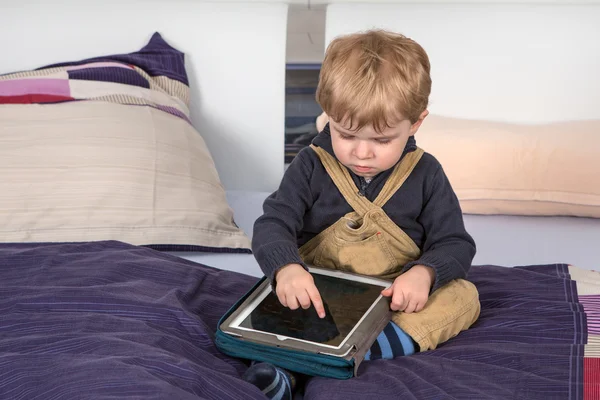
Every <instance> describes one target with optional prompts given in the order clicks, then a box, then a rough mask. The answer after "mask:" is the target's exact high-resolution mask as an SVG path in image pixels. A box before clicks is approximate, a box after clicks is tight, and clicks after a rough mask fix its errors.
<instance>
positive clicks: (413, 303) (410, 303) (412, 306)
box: [404, 300, 417, 314]
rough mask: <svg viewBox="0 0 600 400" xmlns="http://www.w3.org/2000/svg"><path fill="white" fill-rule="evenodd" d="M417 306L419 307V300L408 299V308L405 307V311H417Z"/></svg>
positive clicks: (408, 312)
mask: <svg viewBox="0 0 600 400" xmlns="http://www.w3.org/2000/svg"><path fill="white" fill-rule="evenodd" d="M416 308H417V302H416V301H414V300H409V301H407V304H406V308H405V309H404V312H405V313H407V314H410V313H413V312H415V310H416Z"/></svg>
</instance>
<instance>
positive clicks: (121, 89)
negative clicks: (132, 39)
mask: <svg viewBox="0 0 600 400" xmlns="http://www.w3.org/2000/svg"><path fill="white" fill-rule="evenodd" d="M188 101H189V87H188V82H187V76H186V73H185V68H184V56H183V54H182V53H180V52H179V51H177V50H176V49H174V48H172V47H171V46H169V45H168V44H167V43H166V42H165V41H164V40H163V39H162V37H161V36H160V35H159V34H155V35H154V36H153V37H152V39H151V40H150V42H149V43H148V45H147V46H145V47H144V48H143V49H141V50H140V51H138V52H135V53H131V54H125V55H116V56H107V57H99V58H95V59H88V60H83V61H78V62H69V63H63V64H57V65H52V66H48V67H44V68H42V69H39V70H33V71H24V72H19V73H14V74H9V75H3V76H0V237H1V239H0V240H2V241H3V242H81V241H101V240H118V241H123V242H128V243H131V244H135V245H146V246H150V247H154V248H159V249H161V250H182V251H185V250H202V251H213V252H250V241H249V239H248V237H247V236H246V235H245V234H244V232H242V231H241V230H240V229H239V228H238V227H237V226H236V224H235V222H234V220H233V212H232V210H231V208H230V207H229V205H228V204H227V201H226V197H225V191H224V189H223V186H222V185H221V182H220V180H219V177H218V174H217V171H216V168H215V165H214V162H213V160H212V157H211V155H210V152H209V151H208V149H207V147H206V144H205V142H204V140H203V139H202V136H201V135H200V134H199V133H198V132H197V131H196V130H195V129H194V127H193V126H192V125H191V123H190V120H189V110H188Z"/></svg>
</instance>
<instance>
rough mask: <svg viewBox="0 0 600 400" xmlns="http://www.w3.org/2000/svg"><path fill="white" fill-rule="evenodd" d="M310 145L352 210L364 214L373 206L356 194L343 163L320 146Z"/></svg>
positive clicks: (356, 190) (355, 188)
mask: <svg viewBox="0 0 600 400" xmlns="http://www.w3.org/2000/svg"><path fill="white" fill-rule="evenodd" d="M310 147H311V148H312V149H313V150H314V151H315V152H316V153H317V156H319V159H320V160H321V163H322V164H323V166H324V167H325V170H326V171H327V173H328V174H329V176H330V177H331V180H333V183H334V184H335V186H337V188H338V189H339V191H340V193H342V196H344V198H345V199H346V201H347V202H348V204H350V207H352V208H353V209H354V211H356V212H357V213H358V214H360V215H364V214H365V213H366V212H367V211H369V210H370V209H372V208H373V207H374V205H373V203H371V202H370V201H369V200H367V198H366V197H364V196H359V195H358V193H359V190H358V188H357V187H356V184H355V183H354V181H353V180H352V177H351V176H350V173H349V172H348V170H347V169H346V167H345V166H344V165H342V164H341V163H340V162H339V161H338V160H336V159H335V158H334V157H333V156H332V155H331V154H329V153H328V152H327V151H325V150H323V149H322V148H320V147H317V146H314V145H312V144H311V145H310Z"/></svg>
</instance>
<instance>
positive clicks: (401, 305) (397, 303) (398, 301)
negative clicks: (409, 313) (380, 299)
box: [391, 290, 406, 311]
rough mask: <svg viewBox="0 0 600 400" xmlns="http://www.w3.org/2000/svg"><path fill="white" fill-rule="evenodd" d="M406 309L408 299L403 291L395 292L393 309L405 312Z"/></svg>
mask: <svg viewBox="0 0 600 400" xmlns="http://www.w3.org/2000/svg"><path fill="white" fill-rule="evenodd" d="M405 308H406V298H405V297H404V293H403V292H402V290H394V295H393V296H392V305H391V309H392V310H394V311H399V310H404V309H405Z"/></svg>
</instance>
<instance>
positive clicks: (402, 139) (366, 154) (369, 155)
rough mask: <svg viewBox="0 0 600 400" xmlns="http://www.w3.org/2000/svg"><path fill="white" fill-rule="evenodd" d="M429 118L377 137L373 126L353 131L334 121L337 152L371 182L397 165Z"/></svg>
mask: <svg viewBox="0 0 600 400" xmlns="http://www.w3.org/2000/svg"><path fill="white" fill-rule="evenodd" d="M427 114H428V112H427V111H424V112H423V113H422V114H421V117H420V119H419V120H418V121H417V122H415V123H414V124H411V123H410V121H409V120H407V119H404V120H402V122H400V123H399V124H397V125H396V126H394V127H392V128H386V129H385V130H384V131H383V132H381V133H377V131H376V130H375V129H374V128H373V126H372V125H366V126H364V127H363V128H361V129H360V130H358V131H351V130H349V129H347V127H346V128H345V127H344V124H342V123H339V122H338V121H333V120H331V119H330V120H329V130H330V132H331V142H332V144H333V152H334V153H335V156H336V157H337V159H338V160H339V161H340V162H341V163H342V164H344V165H345V166H346V167H348V168H349V169H350V170H352V171H353V172H354V173H355V174H356V175H358V176H362V177H365V178H371V177H373V176H375V175H377V174H378V173H380V172H383V171H385V170H387V169H390V168H392V167H393V166H394V165H396V163H397V162H398V160H399V159H400V156H402V152H403V151H404V147H405V146H406V142H407V141H408V138H409V137H411V136H412V135H414V134H415V133H416V132H417V130H418V129H419V127H420V126H421V122H423V119H424V118H425V117H426V116H427Z"/></svg>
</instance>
